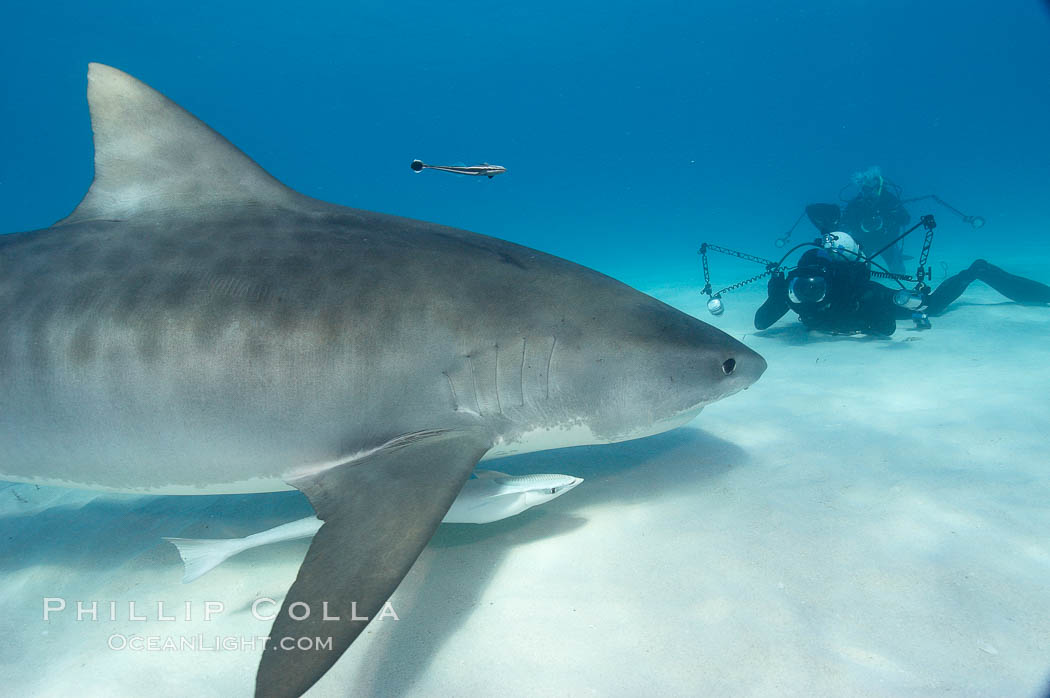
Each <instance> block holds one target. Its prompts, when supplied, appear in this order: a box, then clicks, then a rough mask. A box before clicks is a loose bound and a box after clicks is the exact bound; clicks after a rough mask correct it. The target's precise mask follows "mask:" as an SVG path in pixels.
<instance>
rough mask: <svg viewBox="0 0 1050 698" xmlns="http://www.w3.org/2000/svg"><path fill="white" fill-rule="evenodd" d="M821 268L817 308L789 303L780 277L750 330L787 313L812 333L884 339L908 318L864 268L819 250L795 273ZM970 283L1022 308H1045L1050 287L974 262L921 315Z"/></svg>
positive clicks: (808, 255) (942, 287)
mask: <svg viewBox="0 0 1050 698" xmlns="http://www.w3.org/2000/svg"><path fill="white" fill-rule="evenodd" d="M818 265H819V266H822V268H824V269H825V270H826V271H827V272H830V274H829V276H830V278H828V293H827V296H826V298H825V299H824V300H823V301H822V302H820V303H794V302H792V301H791V299H790V298H789V297H788V280H787V279H786V278H784V277H783V276H782V275H777V276H774V277H773V278H772V279H770V280H769V287H768V290H769V297H768V298H767V299H766V302H765V303H763V304H762V306H761V307H760V308H759V309H758V311H757V312H756V313H755V327H756V328H757V329H759V330H764V329H766V328H768V327H770V326H771V325H772V324H773V323H775V322H776V321H777V320H779V319H780V318H782V317H783V316H784V314H785V313H787V311H788V310H794V311H795V312H796V313H798V316H799V319H800V320H801V321H802V323H803V324H804V325H805V326H806V327H808V328H809V329H811V330H822V331H825V332H832V333H836V334H854V333H858V332H860V333H864V334H874V335H882V336H889V335H891V334H893V333H894V331H895V330H896V329H897V320H898V319H908V318H910V317H912V311H910V310H908V309H907V308H902V307H900V306H898V305H897V304H896V303H894V302H893V296H894V293H895V292H896V290H895V289H891V288H887V287H886V286H883V285H882V284H880V283H878V282H876V281H872V280H871V277H870V275H869V273H868V269H867V267H866V265H864V264H863V263H861V262H851V261H847V260H845V259H843V258H842V257H840V256H838V255H834V254H832V253H829V252H828V251H827V250H823V249H813V250H809V251H808V252H806V253H805V254H804V255H802V257H801V259H799V265H798V268H799V269H803V268H808V267H814V266H818ZM974 281H983V282H984V283H986V284H988V285H989V286H991V287H992V288H994V289H995V290H996V291H998V292H999V293H1001V294H1003V295H1004V296H1006V297H1007V298H1009V299H1010V300H1012V301H1014V302H1017V303H1022V304H1025V305H1046V304H1050V286H1047V285H1045V284H1041V283H1039V282H1038V281H1032V280H1031V279H1026V278H1024V277H1021V276H1015V275H1013V274H1009V273H1007V272H1005V271H1003V270H1002V269H1000V268H999V267H997V266H994V265H992V264H989V263H988V262H986V261H984V260H983V259H978V260H977V261H976V262H974V263H973V264H971V265H970V267H969V268H968V269H966V270H965V271H962V272H959V273H958V274H956V275H955V276H952V277H950V278H948V279H946V280H945V281H944V282H942V283H941V284H940V286H938V287H937V290H936V291H934V292H933V293H931V294H930V295H929V296H927V297H926V307H925V309H924V310H922V312H924V313H926V314H927V315H939V314H940V313H942V312H944V310H945V308H947V307H948V306H949V305H950V304H951V303H952V301H954V300H955V299H956V298H958V297H959V296H960V295H962V293H963V291H965V290H966V288H967V287H968V286H969V285H970V284H971V283H972V282H974Z"/></svg>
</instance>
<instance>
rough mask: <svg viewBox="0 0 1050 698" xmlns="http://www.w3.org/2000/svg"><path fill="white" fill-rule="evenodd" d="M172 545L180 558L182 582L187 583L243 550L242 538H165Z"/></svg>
mask: <svg viewBox="0 0 1050 698" xmlns="http://www.w3.org/2000/svg"><path fill="white" fill-rule="evenodd" d="M164 540H166V541H168V542H169V543H171V544H172V545H174V546H175V547H176V548H177V549H178V551H179V557H181V558H182V564H183V565H184V571H183V575H182V583H183V584H189V583H190V582H192V581H193V580H195V579H197V578H199V577H200V576H202V575H203V574H205V573H207V572H210V571H211V570H213V569H215V568H216V567H218V566H219V565H220V564H222V563H223V562H224V561H225V560H227V559H229V558H231V557H233V556H234V555H236V554H237V553H239V552H241V551H242V550H244V548H245V545H244V539H243V538H224V539H207V538H165V539H164Z"/></svg>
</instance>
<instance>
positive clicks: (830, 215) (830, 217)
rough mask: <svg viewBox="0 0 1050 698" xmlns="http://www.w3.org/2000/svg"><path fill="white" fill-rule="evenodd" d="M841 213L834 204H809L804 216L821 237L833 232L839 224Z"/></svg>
mask: <svg viewBox="0 0 1050 698" xmlns="http://www.w3.org/2000/svg"><path fill="white" fill-rule="evenodd" d="M841 215H842V212H841V211H840V210H839V207H838V206H836V205H835V204H810V205H809V206H806V216H807V217H808V218H809V222H810V223H812V224H813V227H815V228H816V229H817V230H819V231H820V233H821V235H824V234H826V233H831V232H834V231H835V229H836V227H837V226H838V224H839V217H840V216H841Z"/></svg>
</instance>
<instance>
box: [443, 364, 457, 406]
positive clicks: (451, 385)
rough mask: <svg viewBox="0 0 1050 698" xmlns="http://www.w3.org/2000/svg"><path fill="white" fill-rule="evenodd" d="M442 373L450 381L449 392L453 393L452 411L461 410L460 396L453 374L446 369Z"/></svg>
mask: <svg viewBox="0 0 1050 698" xmlns="http://www.w3.org/2000/svg"><path fill="white" fill-rule="evenodd" d="M441 375H443V376H444V377H445V380H447V381H448V389H449V392H451V393H452V411H453V412H459V397H458V396H457V395H456V386H455V385H453V384H452V376H450V375H448V373H446V372H445V371H442V372H441Z"/></svg>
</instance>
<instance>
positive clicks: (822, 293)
mask: <svg viewBox="0 0 1050 698" xmlns="http://www.w3.org/2000/svg"><path fill="white" fill-rule="evenodd" d="M983 222H984V221H983V219H981V222H980V223H977V222H975V223H974V225H975V226H978V225H982V224H983ZM920 227H922V228H924V229H925V230H926V235H925V238H924V240H923V245H922V253H921V254H920V255H919V264H918V269H917V270H916V273H915V276H908V275H906V274H895V273H893V272H891V271H889V270H888V269H886V268H885V267H883V266H881V265H880V264H878V263H877V262H875V258H876V257H878V256H879V255H880V254H882V253H883V252H885V251H886V249H888V248H889V247H892V246H893V245H896V244H897V243H898V242H900V241H901V240H903V239H904V238H905V237H907V236H908V235H910V234H911V233H913V232H915V231H916V230H917V229H919V228H920ZM936 227H937V221H936V220H935V219H934V217H933V216H932V215H930V214H927V215H924V216H922V218H921V219H920V220H919V222H918V223H916V224H915V225H913V226H912V227H911V228H909V229H908V230H906V231H904V233H902V234H901V235H899V236H898V237H897V238H896V239H894V240H893V241H891V242H890V243H889V244H888V245H886V246H885V247H883V248H882V249H880V250H877V251H876V252H874V253H873V254H865V253H864V252H863V251H862V250H861V248H860V247H859V246H858V245H856V242H855V241H854V240H853V238H852V237H851V236H850V235H848V234H846V233H840V232H834V231H825V232H823V233H822V234H821V236H820V237H818V238H817V239H816V240H813V241H812V242H803V243H800V244H798V245H795V246H794V247H792V248H791V249H790V250H788V251H787V252H786V253H785V254H784V256H783V257H781V258H780V260H779V261H776V262H774V261H772V260H769V259H763V258H762V257H756V256H754V255H750V254H747V253H744V252H738V251H737V250H731V249H729V248H727V247H720V246H718V245H712V244H710V243H707V242H705V243H703V244H701V245H700V249H699V250H698V251H697V254H699V255H700V261H701V265H702V266H703V272H704V287H703V289H701V291H700V292H701V293H703V294H704V295H705V296H707V297H708V301H707V310H708V312H710V313H711V314H712V315H714V316H716V317H717V316H720V315H722V314H723V313H724V312H725V302H724V301H723V300H722V296H723V295H724V294H726V293H729V292H730V291H735V290H736V289H738V288H743V287H744V286H747V285H749V284H752V283H754V282H755V281H758V280H759V279H763V278H765V277H767V276H775V275H780V276H781V278H783V277H784V276H785V272H786V276H787V282H788V288H787V291H788V298H789V301H790V302H793V303H794V304H796V305H802V304H804V303H809V304H812V303H814V302H818V303H819V302H821V301H823V300H824V299H825V298H826V297H827V296H828V291H829V288H828V284H829V279H830V276H832V274H830V273H829V272H830V270H824V273H823V274H820V275H819V276H820V278H819V279H818V278H817V277H818V274H816V273H811V274H808V275H807V274H806V272H807V271H813V270H810V269H808V268H802V267H799V266H797V265H796V266H794V267H788V266H786V265H785V262H787V259H788V257H790V256H791V255H792V254H794V253H795V252H796V251H797V250H800V249H802V248H804V247H813V248H818V249H824V250H827V251H828V253H830V254H833V255H836V256H838V257H841V258H842V259H843V260H846V261H852V262H854V263H860V264H863V265H864V277H865V278H873V279H874V278H877V279H888V280H891V281H894V282H896V283H897V285H898V286H900V290H899V291H897V293H895V294H894V295H893V302H894V303H895V304H896V305H898V306H900V307H903V308H907V309H909V310H913V311H916V312H915V314H914V315H913V319H915V323H916V326H917V327H919V328H920V329H928V328H929V327H930V321H929V318H928V317H927V316H926V315H925V314H924V313H922V312H921V309H922V308H923V306H924V305H925V300H926V295H927V294H928V293H929V287H928V286H927V285H926V281H927V280H928V279H930V278H932V274H931V271H930V269H929V267H927V266H926V260H927V258H928V257H929V254H930V246H931V245H932V243H933V231H934V229H935V228H936ZM708 252H720V253H722V254H724V255H728V256H730V257H737V258H738V259H744V260H747V261H749V262H755V263H757V264H762V265H764V266H765V268H766V269H765V271H764V272H762V273H761V274H756V275H755V276H752V277H751V278H749V279H744V280H743V281H738V282H737V283H735V284H731V285H729V286H726V287H725V288H723V289H721V290H719V291H717V292H716V291H714V289H713V287H712V286H711V268H710V263H709V261H708ZM872 267H875V268H876V270H873V269H872ZM799 279H803V281H801V282H800V281H799ZM793 281H794V282H795V283H793V284H792V282H793ZM821 282H823V283H824V286H823V287H821ZM904 282H909V283H913V284H915V286H914V288H913V289H908V288H907V287H906V286H905V285H904Z"/></svg>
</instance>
